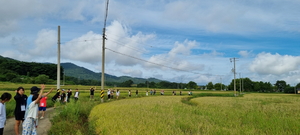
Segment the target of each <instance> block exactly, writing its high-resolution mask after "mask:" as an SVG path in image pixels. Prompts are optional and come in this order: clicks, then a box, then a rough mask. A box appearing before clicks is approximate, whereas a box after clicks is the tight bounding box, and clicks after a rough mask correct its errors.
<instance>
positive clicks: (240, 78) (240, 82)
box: [239, 73, 242, 94]
mask: <svg viewBox="0 0 300 135" xmlns="http://www.w3.org/2000/svg"><path fill="white" fill-rule="evenodd" d="M239 76H240V94H241V93H242V78H241V73H239Z"/></svg>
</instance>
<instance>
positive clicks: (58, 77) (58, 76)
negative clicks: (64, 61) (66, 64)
mask: <svg viewBox="0 0 300 135" xmlns="http://www.w3.org/2000/svg"><path fill="white" fill-rule="evenodd" d="M56 80H57V84H56V85H57V86H56V88H57V89H60V26H58V27H57V78H56Z"/></svg>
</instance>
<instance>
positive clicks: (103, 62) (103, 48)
mask: <svg viewBox="0 0 300 135" xmlns="http://www.w3.org/2000/svg"><path fill="white" fill-rule="evenodd" d="M108 1H109V0H106V12H105V17H104V27H103V34H102V73H101V90H104V84H105V83H104V74H105V72H104V71H105V70H104V67H105V66H104V65H105V40H106V37H105V27H106V19H107V13H108ZM102 100H103V98H102Z"/></svg>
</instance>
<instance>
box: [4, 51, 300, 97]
mask: <svg viewBox="0 0 300 135" xmlns="http://www.w3.org/2000/svg"><path fill="white" fill-rule="evenodd" d="M60 70H61V75H60V76H61V78H60V79H61V84H65V85H95V86H100V85H101V81H100V80H91V79H80V78H75V77H70V76H64V74H63V73H64V69H63V68H62V67H60ZM56 74H57V65H56V64H49V63H35V62H20V61H16V60H13V59H8V58H3V57H2V56H1V57H0V81H2V82H5V81H6V82H13V83H31V84H56V77H57V76H56ZM105 85H106V86H112V87H139V88H164V89H194V90H197V89H198V90H234V80H232V81H231V83H230V84H229V85H224V84H222V83H216V84H213V83H212V82H209V83H208V84H207V85H204V86H198V85H197V84H196V83H195V82H193V81H190V82H188V83H176V82H168V81H161V82H157V83H155V82H149V81H145V82H144V83H138V84H135V83H134V82H133V81H132V80H130V79H129V80H127V81H124V82H121V83H120V82H105ZM298 88H300V83H298V84H297V85H296V86H294V87H292V86H290V85H289V84H287V83H286V82H285V81H284V80H278V81H277V82H276V83H275V84H271V83H270V82H262V81H259V82H256V81H252V80H251V79H249V78H240V79H236V90H237V91H240V90H241V91H242V92H284V93H295V91H297V90H298Z"/></svg>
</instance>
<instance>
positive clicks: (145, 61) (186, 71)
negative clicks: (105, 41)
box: [106, 47, 200, 74]
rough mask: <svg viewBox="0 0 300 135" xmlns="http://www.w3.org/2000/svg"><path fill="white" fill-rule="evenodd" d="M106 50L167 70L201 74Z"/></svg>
mask: <svg viewBox="0 0 300 135" xmlns="http://www.w3.org/2000/svg"><path fill="white" fill-rule="evenodd" d="M106 49H107V50H110V51H112V52H114V53H117V54H120V55H124V56H127V57H130V58H133V59H137V60H140V61H144V62H147V63H151V64H154V65H158V66H162V67H166V68H170V69H174V70H179V71H184V72H190V73H194V74H200V73H197V72H192V71H188V70H183V69H178V68H174V67H170V66H166V65H163V64H158V63H154V62H151V61H147V60H144V59H141V58H137V57H134V56H131V55H127V54H124V53H121V52H117V51H115V50H112V49H110V48H107V47H106Z"/></svg>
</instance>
